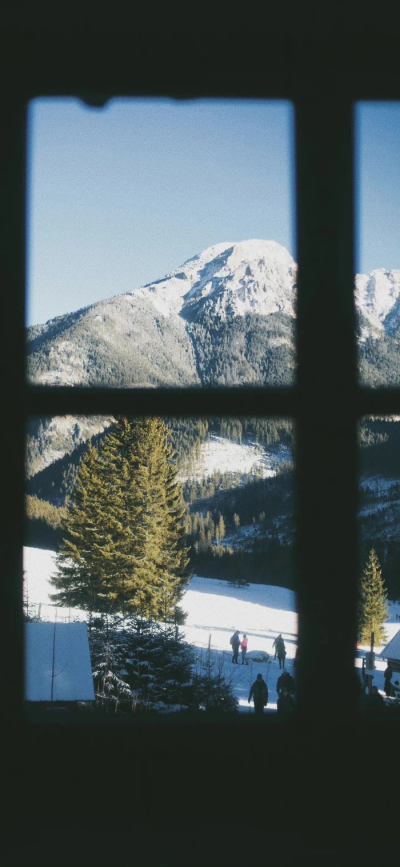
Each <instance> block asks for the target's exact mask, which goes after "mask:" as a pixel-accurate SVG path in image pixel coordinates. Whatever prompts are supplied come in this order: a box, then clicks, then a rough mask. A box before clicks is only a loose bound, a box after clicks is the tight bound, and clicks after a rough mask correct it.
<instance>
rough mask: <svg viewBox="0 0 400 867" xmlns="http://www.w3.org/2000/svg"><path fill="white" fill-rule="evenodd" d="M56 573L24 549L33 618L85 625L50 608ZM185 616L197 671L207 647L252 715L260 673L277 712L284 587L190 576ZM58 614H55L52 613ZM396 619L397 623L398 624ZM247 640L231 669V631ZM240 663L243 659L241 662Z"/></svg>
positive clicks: (392, 606)
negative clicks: (264, 657) (244, 657)
mask: <svg viewBox="0 0 400 867" xmlns="http://www.w3.org/2000/svg"><path fill="white" fill-rule="evenodd" d="M54 572H55V554H54V553H53V552H52V551H44V550H41V549H37V548H24V590H25V599H27V601H28V602H29V606H31V612H32V613H35V614H37V613H38V611H39V605H40V616H41V618H42V619H43V620H49V621H54V619H55V617H57V620H59V621H64V622H65V621H68V620H71V621H72V620H78V619H79V620H86V616H87V615H86V612H84V611H79V610H77V609H66V608H57V609H55V607H54V605H53V604H52V603H51V599H50V596H49V594H50V593H51V592H52V587H51V585H50V583H49V578H50V576H51V575H52V574H54ZM181 605H182V608H183V610H184V611H185V612H187V618H186V622H185V625H184V626H183V627H182V632H183V634H184V636H185V639H186V641H187V642H188V643H190V644H191V645H192V646H193V647H194V648H195V649H196V652H197V665H198V666H199V667H200V666H201V665H202V663H204V662H205V659H206V655H207V651H208V647H209V646H210V653H211V658H212V661H213V663H214V665H215V669H216V670H217V669H218V670H219V671H222V672H223V673H224V675H226V677H228V678H229V679H230V681H231V683H232V686H233V689H234V693H235V695H236V697H237V698H238V700H239V710H240V711H241V712H242V713H251V712H252V706H250V705H248V702H247V698H248V694H249V690H250V686H251V684H252V683H253V681H254V680H255V679H256V676H257V674H258V673H259V672H260V673H261V674H262V676H263V678H264V680H265V681H266V683H267V686H268V691H269V700H268V710H271V711H275V710H276V703H277V694H276V682H277V679H278V677H279V674H280V673H281V672H280V671H279V664H278V660H275V659H274V649H273V647H272V644H273V641H274V639H275V638H276V637H277V635H279V633H282V637H283V639H284V641H285V645H286V652H287V657H286V670H287V671H289V672H290V674H293V673H294V672H293V662H294V657H295V654H296V649H297V613H296V594H295V593H294V592H293V591H292V590H287V589H286V588H284V587H275V586H271V585H264V584H249V586H248V587H243V588H237V587H231V586H230V585H229V584H228V583H227V582H226V581H219V580H215V579H212V578H202V577H200V576H198V575H194V576H193V578H192V580H191V582H190V586H189V588H188V590H187V591H186V593H185V596H184V598H183V600H182V603H181ZM56 612H57V613H56ZM396 615H397V619H396ZM237 629H238V630H239V632H240V636H241V638H242V636H243V633H246V634H247V637H248V639H249V644H248V652H249V665H248V666H246V665H241V664H239V665H234V664H232V662H231V659H232V652H231V648H230V644H229V639H230V637H231V635H232V633H233V632H234V631H235V630H237ZM385 629H386V633H387V636H388V640H390V639H391V638H392V637H393V635H395V634H396V632H397V631H398V629H400V603H399V602H396V603H394V602H391V603H389V617H388V620H387V622H386V625H385ZM365 650H368V647H360V648H359V649H358V650H356V651H355V665H356V667H357V668H361V664H362V657H363V656H364V654H365ZM381 650H382V648H377V649H376V651H377V655H376V671H375V675H374V684H376V686H377V687H378V689H379V690H383V671H384V669H385V668H386V661H385V660H383V659H382V657H381V655H380V651H381ZM262 653H267V654H269V659H268V661H267V662H257V661H255V660H254V659H252V658H251V657H252V656H258V655H259V654H260V655H261V654H262ZM239 663H241V659H240V656H239Z"/></svg>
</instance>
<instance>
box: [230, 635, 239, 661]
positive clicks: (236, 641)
mask: <svg viewBox="0 0 400 867" xmlns="http://www.w3.org/2000/svg"><path fill="white" fill-rule="evenodd" d="M230 643H231V645H232V651H233V656H232V662H236V665H237V664H238V656H239V645H240V638H239V630H238V629H237V630H236V632H234V633H233V635H232V638H231V640H230Z"/></svg>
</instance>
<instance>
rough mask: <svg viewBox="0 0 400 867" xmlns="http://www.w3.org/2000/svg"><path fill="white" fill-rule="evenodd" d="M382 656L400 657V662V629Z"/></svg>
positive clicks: (384, 649)
mask: <svg viewBox="0 0 400 867" xmlns="http://www.w3.org/2000/svg"><path fill="white" fill-rule="evenodd" d="M381 656H383V657H384V658H385V659H398V660H399V662H400V629H398V631H397V632H396V635H394V636H393V638H392V639H391V640H390V641H389V643H388V644H387V645H386V647H384V648H383V650H382V653H381Z"/></svg>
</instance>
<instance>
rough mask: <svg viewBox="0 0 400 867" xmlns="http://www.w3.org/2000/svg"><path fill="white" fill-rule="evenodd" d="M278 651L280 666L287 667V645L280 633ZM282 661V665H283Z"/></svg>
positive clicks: (277, 640) (277, 641)
mask: <svg viewBox="0 0 400 867" xmlns="http://www.w3.org/2000/svg"><path fill="white" fill-rule="evenodd" d="M275 646H276V652H277V654H278V662H279V668H285V658H286V647H285V642H284V640H283V638H282V635H278V638H277V639H276V645H275ZM281 663H282V665H281Z"/></svg>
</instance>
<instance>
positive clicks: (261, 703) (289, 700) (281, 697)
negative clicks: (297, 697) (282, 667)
mask: <svg viewBox="0 0 400 867" xmlns="http://www.w3.org/2000/svg"><path fill="white" fill-rule="evenodd" d="M276 691H277V693H278V702H277V710H278V714H279V716H280V717H282V718H285V719H288V718H289V717H291V715H292V713H293V711H294V708H295V704H294V699H293V696H294V693H295V691H296V684H295V682H294V679H293V677H292V675H291V674H289V672H288V671H284V672H283V674H281V675H280V676H279V677H278V680H277V682H276ZM251 699H253V701H254V713H255V715H256V716H261V714H263V712H264V708H265V707H266V706H267V704H268V687H267V684H266V683H265V680H264V679H263V676H262V674H258V675H257V677H256V679H255V681H254V683H253V684H252V685H251V687H250V692H249V698H248V704H250V702H251Z"/></svg>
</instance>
